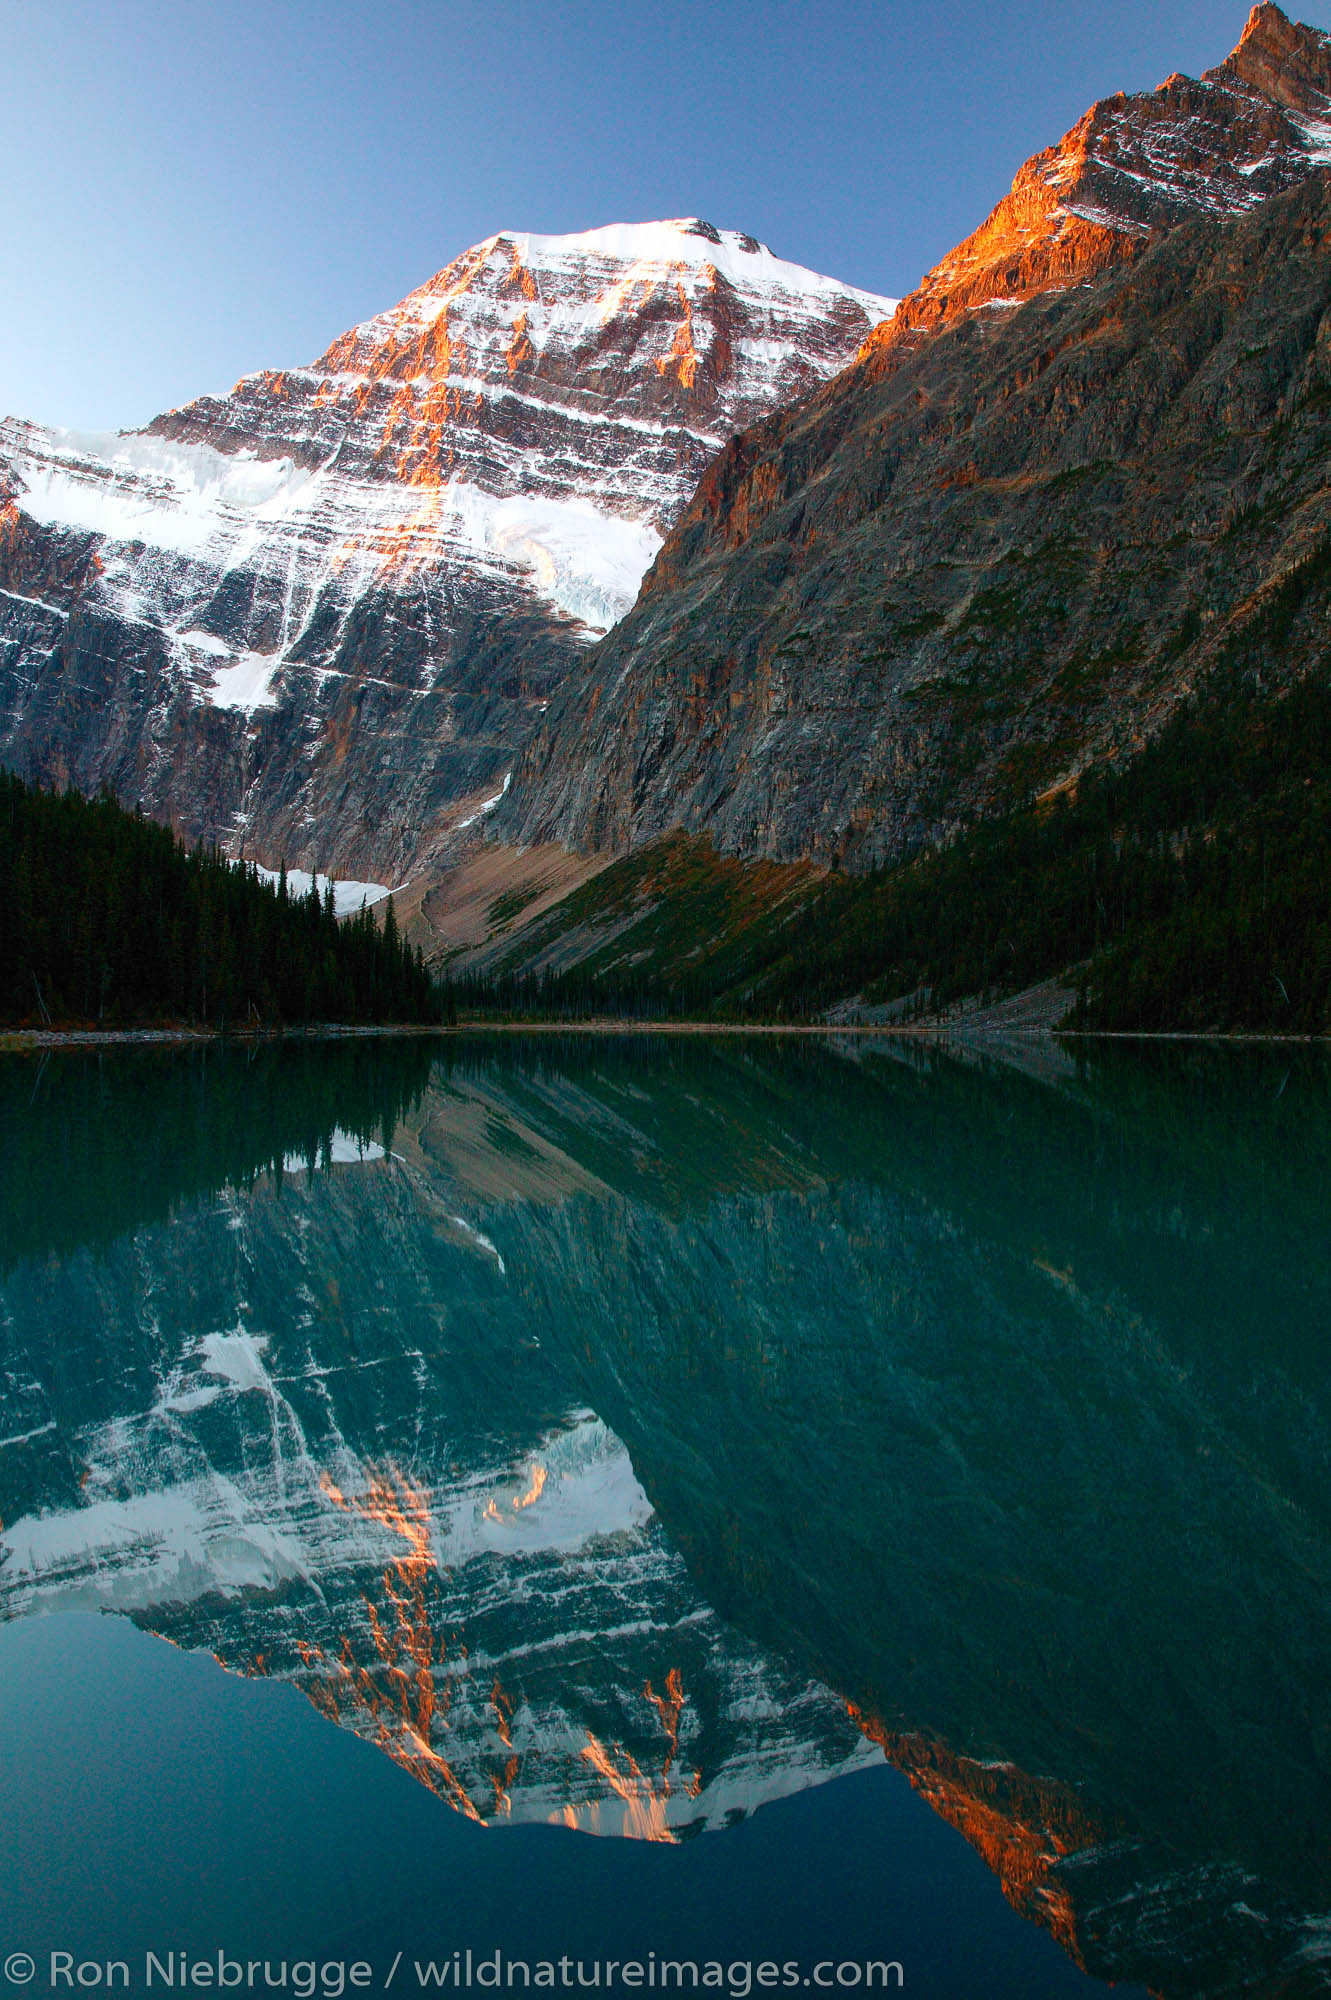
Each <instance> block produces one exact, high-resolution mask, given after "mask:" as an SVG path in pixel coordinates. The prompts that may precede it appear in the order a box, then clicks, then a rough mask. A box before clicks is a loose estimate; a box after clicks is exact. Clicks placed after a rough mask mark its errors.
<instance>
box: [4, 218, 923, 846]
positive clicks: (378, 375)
mask: <svg viewBox="0 0 1331 2000" xmlns="http://www.w3.org/2000/svg"><path fill="white" fill-rule="evenodd" d="M893 304H894V301H892V300H887V299H879V298H875V297H871V296H869V295H868V294H865V293H860V292H856V291H854V290H853V289H851V288H849V287H846V286H842V285H839V284H836V283H834V282H833V281H831V280H829V279H825V278H820V277H818V276H817V275H816V274H814V273H812V272H809V271H804V270H801V269H799V268H798V267H797V266H794V265H790V264H786V263H782V262H781V261H780V260H779V259H777V258H775V257H773V256H772V255H771V253H770V252H769V251H767V250H766V249H764V248H763V246H762V245H761V244H759V243H757V242H755V241H754V240H753V238H751V237H746V236H738V235H735V234H734V233H731V232H725V233H723V232H721V231H718V230H716V229H714V228H713V227H712V226H711V224H709V223H705V222H698V221H682V222H671V223H656V224H644V225H640V226H632V227H628V226H626V227H621V228H611V229H604V230H597V231H593V232H591V233H589V234H587V235H584V236H574V237H544V238H543V237H534V236H527V235H522V234H502V235H498V236H494V237H491V238H489V239H487V241H486V242H484V243H481V244H478V245H477V246H476V247H475V248H474V249H472V250H470V251H468V252H467V253H466V254H465V255H464V256H462V257H460V258H458V259H456V260H455V261H454V262H453V263H452V264H450V265H448V266H447V268H446V269H445V270H443V271H441V272H440V273H439V274H438V275H437V276H436V277H435V278H433V279H431V280H430V282H429V283H428V284H426V285H424V286H422V287H421V288H420V290H419V291H416V292H413V293H412V294H411V295H410V297H408V298H407V299H405V300H403V301H402V303H401V304H400V305H398V306H396V307H394V308H393V309H392V310H391V311H389V312H386V313H382V314H380V315H379V316H378V317H377V318H375V319H372V320H369V321H367V322H366V323H365V324H364V325H362V326H358V327H355V328H353V329H352V330H351V331H350V332H349V333H347V334H345V335H344V336H343V337H342V338H341V339H340V340H338V341H336V342H334V344H333V345H332V346H331V347H330V348H329V349H328V351H327V352H326V353H325V354H324V355H323V356H321V357H320V359H319V360H318V361H317V362H315V363H314V364H313V365H312V366H311V367H310V368H305V369H293V370H283V371H278V372H265V373H263V374H260V375H256V376H252V377H249V378H247V379H246V380H245V381H243V382H241V383H239V384H238V385H237V387H236V388H235V389H234V390H233V391H232V393H231V394H230V395H229V396H225V397H217V398H204V399H203V400H201V401H199V402H196V403H192V404H190V405H188V406H187V407H186V408H184V409H182V410H176V411H171V412H169V413H168V414H167V415H165V416H163V417H160V418H159V419H158V420H157V421H156V422H155V423H154V424H153V425H151V426H150V427H149V429H148V431H146V432H142V433H134V434H126V435H121V436H79V435H73V434H70V433H64V432H52V431H46V430H42V429H40V428H39V427H37V426H35V425H31V424H24V423H20V422H17V421H15V420H9V421H8V422H6V423H5V424H3V425H0V500H3V501H4V502H5V503H6V505H5V509H4V514H3V542H2V544H0V587H2V589H0V757H3V759H4V761H5V762H6V763H8V764H9V765H11V766H12V767H13V768H16V769H18V770H19V771H21V772H22V773H23V774H24V775H25V776H29V777H33V778H39V779H42V780H46V781H54V782H57V783H66V782H69V783H74V784H76V785H78V786H80V787H81V788H82V789H85V790H95V789H97V788H98V787H99V786H100V785H102V784H108V783H109V784H110V785H111V786H112V787H113V789H114V790H115V791H116V792H118V793H119V794H120V796H122V797H124V798H127V799H131V800H141V801H142V802H143V804H144V805H145V807H146V808H148V809H149V810H150V811H152V812H154V813H155V814H158V815H159V816H162V817H166V818H169V819H171V820H173V821H175V822H177V823H178V824H180V825H181V826H182V828H184V829H186V830H187V831H189V832H190V833H202V834H205V835H207V836H210V837H212V838H215V839H218V840H220V841H221V842H222V843H223V844H225V845H228V846H231V847H233V848H236V847H239V846H241V845H242V844H244V845H245V846H246V848H247V850H248V851H249V852H251V853H254V854H256V855H257V856H258V857H259V858H260V859H264V860H272V861H275V860H276V859H277V858H278V857H279V855H280V856H284V857H285V858H286V859H288V860H289V861H291V862H293V863H299V864H301V865H304V866H306V867H310V866H317V867H319V868H321V869H325V870H326V869H329V868H335V869H336V870H337V872H339V873H342V874H348V875H358V876H361V877H367V878H372V877H375V876H380V877H382V879H383V880H385V881H387V882H390V883H392V882H396V881H398V880H400V879H401V877H402V876H403V875H405V874H406V873H407V872H409V871H415V870H416V869H417V868H418V867H419V866H420V865H421V863H422V860H423V858H424V857H425V856H427V855H428V854H429V853H430V852H431V851H432V850H433V849H434V848H435V847H436V846H438V845H440V844H443V845H447V844H448V842H449V840H450V838H451V837H452V836H454V835H455V834H456V833H458V832H460V831H465V829H466V828H467V826H469V825H472V824H474V823H475V821H476V818H477V817H478V816H479V815H480V814H481V813H482V812H483V811H484V810H485V809H486V807H487V806H488V804H489V803H490V802H492V801H493V799H494V797H495V795H496V793H497V792H498V790H499V788H500V787H501V786H502V783H503V779H504V775H505V773H506V772H507V771H508V770H509V769H510V768H511V766H512V764H513V761H514V758H515V755H516V753H517V751H518V749H519V748H520V746H521V744H522V742H523V740H524V739H525V736H526V734H527V732H528V731H529V729H530V727H531V724H532V721H533V718H534V717H535V716H536V715H538V714H539V712H540V710H541V709H542V707H543V705H544V703H545V701H546V700H547V699H548V697H549V696H550V695H551V693H552V692H553V690H554V689H555V688H556V687H557V686H558V685H559V683H560V681H561V680H562V678H563V677H564V675H565V674H566V673H567V672H568V671H569V668H570V666H571V665H572V664H573V662H574V661H575V659H576V658H577V657H578V655H579V653H580V652H581V650H582V649H583V648H584V647H585V645H586V643H587V641H588V640H589V639H590V638H592V637H594V636H595V635H596V634H597V633H598V632H602V631H604V630H605V629H606V628H607V627H608V626H610V625H611V624H613V623H614V621H615V619H616V618H618V617H619V616H620V615H621V614H622V612H623V611H624V610H625V609H626V608H627V607H628V605H629V604H630V603H631V602H632V601H633V598H634V595H635V593H636V591H637V587H638V582H639V579H640V577H641V575H642V573H643V571H644V570H645V569H646V567H647V565H648V563H649V562H650V560H651V558H652V556H653V554H654V553H655V551H656V549H657V547H658V546H659V543H660V538H661V535H662V533H663V532H664V530H665V529H666V528H667V527H668V526H669V525H670V524H671V523H672V522H673V520H674V519H675V518H676V516H677V515H678V513H679V512H680V510H681V508H682V507H683V505H684V503H685V501H686V500H687V498H688V496H689V494H690V493H691V492H692V490H693V487H694V486H695V484H696V482H697V479H698V475H699V473H700V472H701V470H702V468H703V466H704V465H705V464H706V462H707V461H708V459H709V458H710V457H711V456H712V455H713V454H714V452H715V451H716V450H717V449H718V447H719V446H720V445H721V444H722V443H724V441H725V439H726V438H727V437H728V436H729V435H730V434H731V433H732V431H733V430H734V429H735V428H736V427H737V426H743V425H745V424H748V423H751V422H753V421H754V420H755V419H756V418H757V417H759V416H761V415H762V414H764V413H765V412H767V411H768V410H771V409H772V408H774V407H776V406H777V405H779V404H782V403H785V402H788V401H790V400H791V399H792V398H795V397H798V396H800V395H802V394H804V393H805V392H806V391H807V390H808V389H810V388H812V387H813V386H815V385H816V384H817V383H818V382H820V381H822V380H824V379H826V377H828V376H829V375H831V374H832V373H833V372H834V371H835V370H836V369H838V368H839V367H841V366H842V365H843V364H844V363H845V362H846V361H847V360H848V359H849V358H850V357H851V355H853V353H854V352H855V350H856V348H857V347H858V346H859V345H860V343H861V342H862V341H863V339H864V337H865V336H866V334H867V333H868V331H869V330H870V328H871V327H872V326H873V325H874V323H875V322H876V321H877V320H878V319H880V318H881V317H882V316H883V315H884V314H885V313H888V312H890V311H891V310H892V306H893Z"/></svg>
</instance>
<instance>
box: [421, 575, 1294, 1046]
mask: <svg viewBox="0 0 1331 2000" xmlns="http://www.w3.org/2000/svg"><path fill="white" fill-rule="evenodd" d="M1328 566H1331V557H1329V556H1328V554H1327V551H1326V550H1325V549H1322V550H1319V551H1318V552H1317V553H1316V554H1315V556H1314V557H1313V558H1311V559H1310V561H1309V563H1308V564H1307V565H1304V566H1301V567H1302V570H1303V573H1302V574H1299V573H1297V572H1296V573H1295V574H1294V575H1293V577H1292V578H1291V579H1289V580H1288V582H1287V585H1286V586H1284V587H1282V590H1281V591H1280V592H1277V593H1275V594H1273V596H1272V597H1270V598H1269V599H1268V600H1267V602H1266V604H1265V605H1264V606H1263V609H1262V613H1261V617H1260V620H1259V621H1257V623H1256V624H1255V625H1254V626H1253V627H1250V628H1249V629H1248V631H1247V633H1246V634H1245V635H1244V639H1243V641H1242V642H1241V643H1239V642H1236V643H1234V644H1233V645H1231V647H1230V649H1229V651H1228V653H1227V655H1226V658H1225V660H1224V662H1223V663H1222V665H1221V666H1220V668H1219V669H1218V670H1217V672H1216V673H1215V674H1214V675H1213V676H1212V678H1211V679H1210V681H1209V682H1208V684H1207V686H1206V687H1205V689H1204V690H1202V691H1200V692H1199V693H1198V694H1196V695H1195V696H1194V697H1193V698H1192V699H1191V700H1190V701H1189V702H1188V703H1187V704H1186V705H1185V706H1184V707H1183V708H1182V709H1181V710H1180V711H1179V712H1178V713H1177V714H1176V715H1175V717H1174V718H1173V719H1172V721H1171V722H1170V723H1169V724H1168V725H1167V727H1166V728H1165V729H1164V730H1163V731H1162V732H1161V734H1160V735H1159V737H1157V738H1156V740H1155V741H1154V742H1153V743H1151V744H1150V745H1148V746H1147V748H1146V749H1145V750H1143V751H1142V752H1141V753H1140V754H1139V755H1138V756H1137V757H1136V758H1135V759H1134V760H1133V761H1132V762H1131V763H1130V764H1128V765H1127V766H1126V767H1124V768H1119V769H1113V768H1110V767H1100V768H1097V769H1095V770H1093V771H1092V772H1090V773H1088V774H1087V775H1086V776H1085V777H1084V778H1083V779H1082V780H1081V782H1080V784H1079V786H1078V787H1077V788H1076V789H1075V790H1069V791H1068V792H1067V793H1065V794H1063V795H1062V796H1060V797H1057V798H1055V799H1053V800H1049V801H1043V802H1042V801H1038V800H1032V801H1030V802H1029V803H1027V804H1026V805H1024V806H1023V807H1021V808H1020V809H1019V810H1016V811H1013V812H1010V813H1007V814H1005V815H1004V816H1003V817H1001V818H998V819H995V820H991V821H986V822H982V823H981V824H979V825H977V826H975V827H973V828H971V829H970V830H969V831H968V832H967V833H965V834H964V835H963V836H962V837H961V838H960V839H958V840H956V841H955V842H953V843H952V844H950V845H949V846H947V847H944V848H941V849H936V850H932V851H930V852H928V853H926V854H923V855H920V856H918V857H916V858H915V859H913V860H911V861H909V862H906V863H903V864H900V865H898V866H896V867H894V868H889V869H884V870H881V871H879V872H877V873H875V874H871V875H866V876H860V877H850V876H842V875H837V874H833V875H829V876H824V877H821V878H819V877H814V876H812V875H811V874H810V873H809V871H807V870H799V869H788V870H778V869H775V868H773V867H771V866H770V865H769V866H768V868H767V870H766V872H765V874H764V876H763V877H762V878H760V877H759V875H758V873H757V871H752V870H746V869H745V868H744V866H743V864H741V863H738V862H734V861H728V860H726V859H724V858H722V857H718V856H716V855H714V854H713V853H712V852H711V850H710V849H709V848H708V847H707V846H706V844H705V843H704V842H702V841H699V840H691V839H687V838H685V837H684V836H675V837H674V838H673V839H671V840H669V841H666V842H664V843H662V844H660V845H659V846H657V847H656V848H654V849H651V850H647V851H645V852H644V853H643V854H640V855H635V856H632V857H630V858H628V859H627V860H625V861H622V862H619V863H617V864H616V865H615V866H614V867H612V868H610V869H607V870H606V871H605V872H604V873H603V874H601V875H599V876H598V877H596V879H595V880H594V881H593V882H591V883H589V884H588V885H587V886H586V887H585V888H584V889H582V890H580V891H579V892H577V893H576V894H575V895H574V896H573V897H571V898H569V899H568V902H567V903H566V904H565V905H563V906H561V909H560V910H559V912H557V913H556V916H555V919H554V920H553V922H557V923H558V925H559V927H560V928H561V929H563V928H565V927H568V926H571V925H573V924H582V925H585V926H591V927H593V929H594V927H595V926H596V925H597V924H598V923H600V924H604V925H606V927H607V942H606V943H604V944H603V945H602V946H600V948H599V949H597V948H593V949H592V950H591V952H590V953H589V955H587V956H586V957H585V958H584V959H583V960H582V962H581V963H580V964H578V965H576V966H574V967H573V968H571V969H570V970H568V971H565V972H562V973H558V974H548V975H542V976H540V977H536V976H533V974H532V973H531V972H530V971H524V970H522V969H521V967H520V966H519V965H517V964H515V963H510V965H509V966H508V968H507V969H506V970H504V971H503V972H501V976H500V977H499V978H497V979H496V980H494V981H493V982H491V983H490V984H488V985H479V984H478V985H477V986H475V987H474V988H472V989H471V990H470V991H468V988H467V986H466V984H465V982H464V984H463V985H462V987H460V989H459V992H460V995H462V996H463V997H467V998H470V999H472V1000H473V1001H474V1002H477V1003H479V1004H482V1005H486V1004H488V1005H491V1006H500V1007H510V1008H529V1009H532V1010H533V1011H536V1012H554V1013H558V1014H565V1015H576V1014H579V1013H584V1012H606V1013H625V1014H630V1015H633V1014H646V1015H688V1014H694V1015H699V1016H710V1017H713V1018H720V1019H734V1018H745V1017H752V1018H768V1019H777V1020H810V1019H817V1018H818V1017H820V1016H821V1015H822V1014H823V1013H824V1012H825V1011H826V1010H827V1009H828V1008H829V1007H832V1006H834V1005H835V1004H836V1003H837V1002H839V1001H843V1000H846V999H848V998H850V997H852V996H855V997H858V998H859V999H861V1000H863V1001H864V1002H866V1003H869V1004H872V1003H875V1002H888V1001H893V1000H901V999H906V1000H907V1002H908V1007H909V1009H910V1011H914V1012H918V1013H923V1012H925V1011H926V1010H927V1011H929V1012H932V1013H941V1012H943V1011H945V1010H946V1009H947V1008H949V1007H950V1006H952V1005H953V1004H955V1003H956V1002H959V1001H961V1000H963V999H969V998H973V997H975V996H983V997H985V998H997V997H999V996H1001V995H1002V994H1005V993H1011V992H1016V991H1019V990H1020V989H1021V988H1022V987H1024V986H1028V985H1030V984H1032V983H1035V982H1037V981H1040V980H1044V979H1047V978H1050V977H1053V976H1055V975H1058V974H1064V973H1067V972H1068V971H1069V970H1070V969H1074V970H1075V971H1076V973H1077V979H1078V985H1079V994H1078V1001H1077V1007H1076V1014H1075V1018H1076V1020H1077V1023H1078V1025H1082V1026H1085V1027H1088V1028H1098V1029H1134V1030H1135V1029H1142V1030H1149V1029H1154V1030H1165V1029H1204V1028H1227V1029H1229V1028H1232V1029H1254V1030H1264V1031H1277V1032H1279V1031H1283V1032H1289V1033H1320V1032H1323V1031H1325V1030H1326V1029H1328V1028H1331V676H1329V675H1328V663H1327V661H1326V660H1325V659H1324V660H1322V661H1320V662H1319V663H1318V665H1317V667H1316V668H1315V669H1314V670H1313V671H1311V672H1310V673H1308V674H1306V675H1305V677H1304V678H1303V679H1302V680H1300V681H1298V682H1296V683H1295V684H1294V685H1293V686H1292V687H1287V686H1285V687H1279V688H1277V689H1276V690H1275V691H1272V690H1271V686H1270V680H1269V677H1268V674H1267V672H1266V667H1267V665H1269V656H1270V653H1271V651H1272V649H1275V650H1279V649H1280V648H1281V647H1283V645H1284V644H1285V642H1286V640H1287V639H1288V636H1289V632H1290V629H1291V623H1292V620H1293V618H1294V616H1295V613H1296V612H1297V610H1298V609H1299V606H1300V604H1301V603H1302V600H1303V597H1304V596H1306V595H1307V593H1308V592H1309V590H1310V589H1311V588H1312V586H1313V585H1314V584H1315V583H1320V582H1322V581H1323V580H1324V579H1323V576H1322V572H1323V570H1325V569H1327V568H1328ZM1259 641H1260V643H1258V642H1259ZM778 878H780V879H778ZM635 911H637V912H639V914H638V916H637V921H636V922H632V923H627V924H626V922H625V919H626V918H627V917H629V916H631V915H632V914H633V913H634V912H635ZM545 939H546V941H549V940H552V939H553V926H552V927H551V929H549V930H547V932H546V933H545ZM542 941H543V940H542V937H541V934H540V933H538V935H537V937H536V939H535V940H533V941H532V942H531V943H529V944H528V946H527V950H528V952H531V951H532V950H533V947H534V946H535V947H539V945H540V944H541V942H542Z"/></svg>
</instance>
